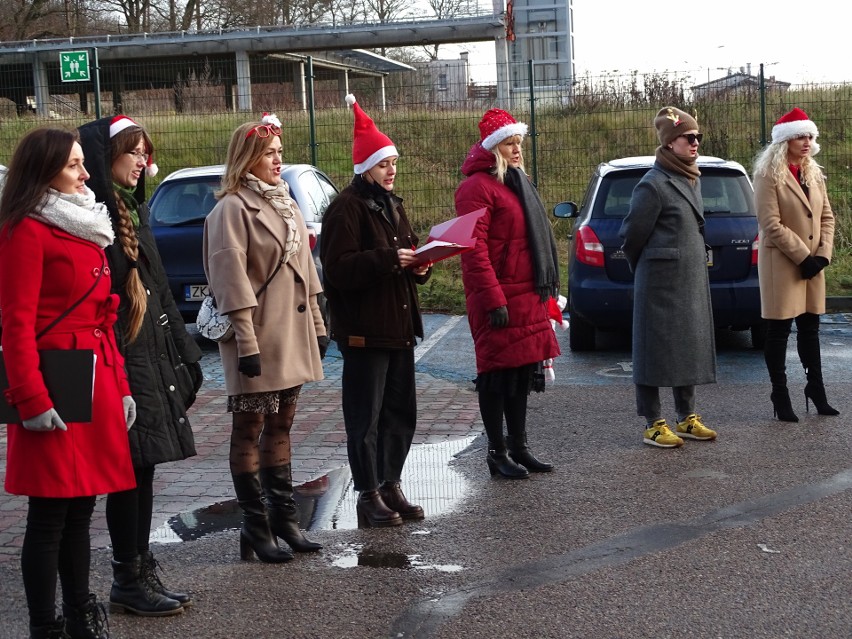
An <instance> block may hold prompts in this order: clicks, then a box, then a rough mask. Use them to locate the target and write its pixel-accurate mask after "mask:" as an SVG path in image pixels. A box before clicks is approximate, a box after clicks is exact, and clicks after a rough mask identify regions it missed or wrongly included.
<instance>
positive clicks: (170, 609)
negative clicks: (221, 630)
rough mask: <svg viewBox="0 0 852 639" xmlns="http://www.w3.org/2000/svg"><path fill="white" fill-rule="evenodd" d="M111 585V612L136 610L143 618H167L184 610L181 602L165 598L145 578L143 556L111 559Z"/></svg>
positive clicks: (132, 611)
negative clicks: (124, 559)
mask: <svg viewBox="0 0 852 639" xmlns="http://www.w3.org/2000/svg"><path fill="white" fill-rule="evenodd" d="M112 576H113V581H112V588H111V589H110V591H109V611H110V612H125V613H133V614H135V615H139V616H141V617H168V616H170V615H177V614H180V613H182V612H183V607H182V606H181V605H180V602H179V601H175V600H174V599H169V598H168V597H164V596H163V595H161V594H160V593H159V592H157V591H156V590H154V589H153V588H152V587H151V585H150V584H149V583H148V582H147V581H145V579H144V577H143V575H142V558H141V557H139V556H138V555H137V556H136V557H135V558H134V559H133V560H132V561H115V560H113V562H112Z"/></svg>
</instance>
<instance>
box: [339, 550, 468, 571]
mask: <svg viewBox="0 0 852 639" xmlns="http://www.w3.org/2000/svg"><path fill="white" fill-rule="evenodd" d="M332 552H333V553H334V554H336V555H337V558H336V559H334V560H332V562H331V564H332V565H333V566H336V567H338V568H356V567H358V566H367V567H368V568H401V569H403V570H437V571H438V572H459V571H460V570H462V567H461V566H459V565H457V564H427V563H426V562H424V561H422V560H421V559H420V555H405V554H403V553H399V552H380V551H376V550H374V549H372V548H370V547H369V546H365V545H364V544H345V545H344V546H342V550H341V549H335V550H334V551H332Z"/></svg>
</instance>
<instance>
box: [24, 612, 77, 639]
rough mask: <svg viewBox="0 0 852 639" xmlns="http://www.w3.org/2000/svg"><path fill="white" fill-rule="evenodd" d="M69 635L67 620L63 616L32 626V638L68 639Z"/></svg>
mask: <svg viewBox="0 0 852 639" xmlns="http://www.w3.org/2000/svg"><path fill="white" fill-rule="evenodd" d="M67 637H68V635H66V634H65V620H64V619H63V618H62V617H59V619H57V620H56V621H54V622H53V623H49V624H46V625H43V626H30V639H67Z"/></svg>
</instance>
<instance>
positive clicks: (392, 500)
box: [379, 481, 425, 519]
mask: <svg viewBox="0 0 852 639" xmlns="http://www.w3.org/2000/svg"><path fill="white" fill-rule="evenodd" d="M379 494H380V495H381V496H382V501H384V502H385V504H386V505H387V507H388V508H390V509H391V510H395V511H396V512H398V513H399V516H400V517H402V518H403V519H423V518H424V517H425V515H424V513H423V508H422V507H421V506H418V505H417V504H412V503H411V502H410V501H408V499H407V498H406V497H405V493H403V492H402V487H401V486H400V485H399V482H398V481H386V482H384V483H383V484H382V485H381V486H379Z"/></svg>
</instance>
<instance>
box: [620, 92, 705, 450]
mask: <svg viewBox="0 0 852 639" xmlns="http://www.w3.org/2000/svg"><path fill="white" fill-rule="evenodd" d="M654 127H655V128H656V130H657V137H658V138H659V140H660V146H659V147H657V150H656V162H654V166H653V168H651V169H650V170H649V171H648V172H647V173H646V174H645V176H644V177H643V178H642V180H641V181H640V182H639V184H637V185H636V188H635V189H634V191H633V197H632V199H631V201H630V212H629V213H628V214H627V217H625V218H624V223H623V224H622V226H621V231H620V232H619V234H620V236H621V237H622V238H623V239H624V244H623V246H622V249H623V251H624V253H625V255H626V256H627V259H628V261H629V263H630V268H631V270H632V271H633V273H634V300H633V383H634V384H636V407H637V412H638V414H639V415H641V416H643V417H644V418H645V419H646V425H645V432H644V442H645V443H646V444H649V445H651V446H658V447H661V448H675V447H678V446H682V445H683V439H682V438H688V439H695V440H702V441H706V440H711V439H715V438H716V432H715V431H713V430H711V429H710V428H707V427H706V426H705V425H704V424H702V423H701V417H700V416H699V415H697V414H696V412H695V386H696V385H697V384H710V383H713V382H715V381H716V348H715V342H714V336H713V312H712V308H711V305H710V282H709V279H708V276H707V254H706V245H705V243H704V206H703V203H702V200H701V182H700V181H699V176H700V173H699V171H698V167H697V165H696V161H697V159H698V145H699V144H700V143H701V134H700V133H699V132H698V123H697V122H696V121H695V119H694V118H693V117H692V116H690V115H689V114H688V113H685V112H684V111H681V110H680V109H677V108H675V107H663V108H662V109H661V110H660V111H659V113H657V116H656V117H655V118H654ZM661 386H669V387H671V388H672V391H673V394H674V403H675V410H676V411H677V421H678V424H677V434H675V433H674V432H672V430H671V429H670V428H669V426H668V424H667V423H666V420H665V419H664V418H663V417H662V410H661V407H660V391H659V389H660V387H661Z"/></svg>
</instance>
